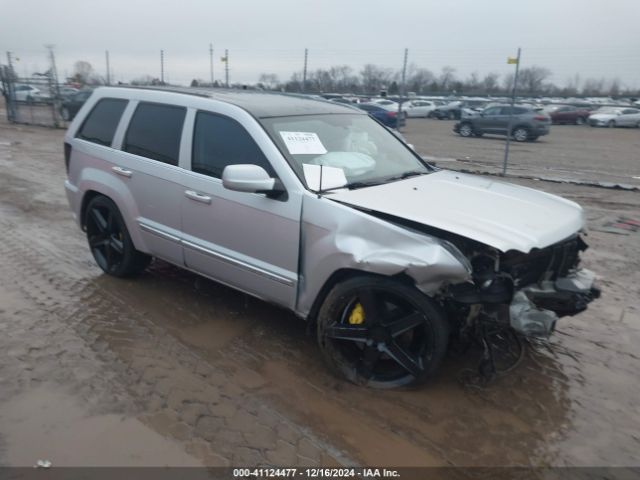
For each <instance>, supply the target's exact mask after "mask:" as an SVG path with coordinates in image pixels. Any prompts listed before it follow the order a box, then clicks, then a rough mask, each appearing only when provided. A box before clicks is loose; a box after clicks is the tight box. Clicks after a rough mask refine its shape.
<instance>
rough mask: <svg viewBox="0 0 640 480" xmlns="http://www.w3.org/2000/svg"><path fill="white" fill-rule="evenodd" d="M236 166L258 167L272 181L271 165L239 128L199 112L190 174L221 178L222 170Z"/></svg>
mask: <svg viewBox="0 0 640 480" xmlns="http://www.w3.org/2000/svg"><path fill="white" fill-rule="evenodd" d="M239 164H253V165H258V166H260V167H262V168H264V169H265V170H266V171H267V173H268V174H269V175H270V176H272V177H275V172H274V171H273V168H272V167H271V164H270V163H269V161H268V160H267V159H266V157H265V156H264V154H263V153H262V150H260V147H258V145H257V144H256V142H255V141H254V140H253V138H251V135H249V133H248V132H247V131H246V130H245V129H244V127H243V126H242V125H240V124H239V123H238V122H236V121H235V120H232V119H230V118H227V117H223V116H220V115H215V114H212V113H206V112H198V114H197V115H196V125H195V128H194V131H193V156H192V159H191V170H193V171H194V172H197V173H201V174H203V175H209V176H211V177H216V178H221V177H222V170H224V167H226V166H227V165H239Z"/></svg>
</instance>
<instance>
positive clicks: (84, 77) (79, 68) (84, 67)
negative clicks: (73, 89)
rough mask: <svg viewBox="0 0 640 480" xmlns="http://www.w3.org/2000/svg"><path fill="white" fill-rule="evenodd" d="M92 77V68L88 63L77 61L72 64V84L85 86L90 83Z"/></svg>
mask: <svg viewBox="0 0 640 480" xmlns="http://www.w3.org/2000/svg"><path fill="white" fill-rule="evenodd" d="M93 75H94V73H93V66H92V65H91V64H90V63H89V62H87V61H85V60H78V61H77V62H76V63H74V64H73V76H72V77H71V78H72V80H73V81H74V82H77V83H79V84H81V85H87V84H88V83H90V82H91V80H92V77H93Z"/></svg>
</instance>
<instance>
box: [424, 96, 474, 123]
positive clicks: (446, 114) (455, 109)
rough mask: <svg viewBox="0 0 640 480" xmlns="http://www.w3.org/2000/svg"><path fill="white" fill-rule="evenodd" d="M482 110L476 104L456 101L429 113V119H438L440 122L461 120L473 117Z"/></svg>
mask: <svg viewBox="0 0 640 480" xmlns="http://www.w3.org/2000/svg"><path fill="white" fill-rule="evenodd" d="M481 108H482V107H481V106H479V105H476V104H470V103H467V102H464V101H461V100H456V101H453V102H449V103H448V104H446V105H442V106H439V107H436V108H435V109H434V110H433V111H432V112H431V113H429V117H431V118H437V119H438V120H445V119H449V120H460V119H461V118H463V117H472V116H475V115H477V113H478V111H480V110H481Z"/></svg>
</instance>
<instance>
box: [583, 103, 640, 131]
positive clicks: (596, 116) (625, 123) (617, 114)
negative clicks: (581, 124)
mask: <svg viewBox="0 0 640 480" xmlns="http://www.w3.org/2000/svg"><path fill="white" fill-rule="evenodd" d="M637 113H640V110H639V109H637V108H619V107H604V108H601V109H599V110H596V111H595V112H593V113H592V114H591V115H590V116H589V125H591V126H592V127H635V126H636V124H635V123H634V119H635V117H634V116H633V115H635V114H637Z"/></svg>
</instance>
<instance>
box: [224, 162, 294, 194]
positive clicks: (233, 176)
mask: <svg viewBox="0 0 640 480" xmlns="http://www.w3.org/2000/svg"><path fill="white" fill-rule="evenodd" d="M222 185H223V186H224V188H227V189H229V190H235V191H237V192H248V193H266V194H267V195H268V196H277V195H279V194H281V193H283V192H284V191H285V190H284V188H283V187H282V184H281V183H280V181H279V180H278V179H276V178H271V177H270V176H269V174H268V173H267V172H266V171H265V169H264V168H262V167H260V166H258V165H252V164H246V165H227V166H226V167H224V170H223V171H222Z"/></svg>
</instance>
